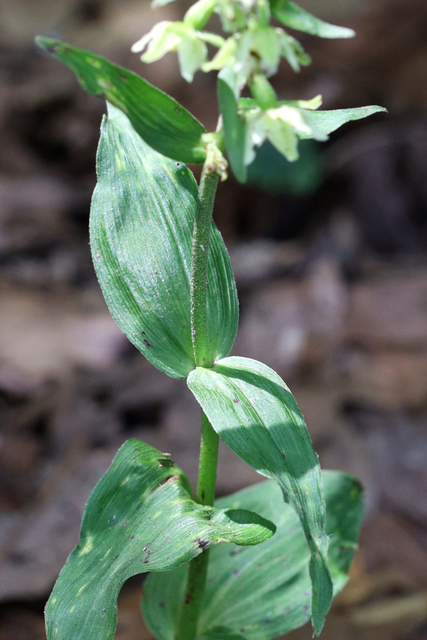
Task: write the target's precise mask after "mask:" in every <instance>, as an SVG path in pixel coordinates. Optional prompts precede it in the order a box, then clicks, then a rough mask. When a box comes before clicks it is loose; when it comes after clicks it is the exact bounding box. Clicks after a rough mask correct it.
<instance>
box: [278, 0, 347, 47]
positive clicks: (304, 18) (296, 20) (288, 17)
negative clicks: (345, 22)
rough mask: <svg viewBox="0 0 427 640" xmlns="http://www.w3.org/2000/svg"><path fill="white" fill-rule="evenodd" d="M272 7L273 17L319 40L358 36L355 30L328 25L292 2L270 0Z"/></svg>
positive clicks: (288, 0)
mask: <svg viewBox="0 0 427 640" xmlns="http://www.w3.org/2000/svg"><path fill="white" fill-rule="evenodd" d="M270 6H271V12H272V14H273V16H274V17H275V18H277V20H279V21H280V22H282V23H283V24H284V25H286V26H287V27H290V28H291V29H296V30H297V31H304V32H305V33H310V34H311V35H313V36H319V38H352V37H353V36H355V35H356V34H355V32H354V31H353V29H347V28H346V27H336V26H335V25H333V24H328V23H327V22H324V21H323V20H320V19H319V18H316V17H315V16H313V15H311V13H308V11H305V10H304V9H302V8H301V7H299V6H298V5H297V4H295V3H294V2H291V1H290V0H270Z"/></svg>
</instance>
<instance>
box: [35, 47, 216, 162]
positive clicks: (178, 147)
mask: <svg viewBox="0 0 427 640" xmlns="http://www.w3.org/2000/svg"><path fill="white" fill-rule="evenodd" d="M36 42H37V44H38V45H40V46H41V47H42V48H43V49H46V51H49V53H51V54H52V55H53V56H54V58H56V59H57V60H59V61H60V62H62V63H64V64H65V65H67V66H68V67H69V68H70V69H71V70H72V71H74V73H75V74H76V76H77V79H78V81H79V82H80V84H81V85H82V87H83V88H84V89H86V91H88V92H89V93H90V94H92V95H94V96H99V97H102V98H105V99H106V100H108V101H109V102H110V103H111V104H113V105H114V106H116V107H117V108H119V109H121V110H122V111H123V113H125V114H126V115H127V116H128V118H129V120H130V121H131V122H132V125H133V127H134V129H135V131H136V132H137V133H138V134H139V135H140V136H141V137H142V138H143V139H144V140H145V142H147V144H149V145H150V146H151V147H153V149H155V150H156V151H158V152H159V153H162V154H163V155H165V156H167V157H168V158H173V159H174V160H180V161H181V162H189V163H193V164H201V163H203V162H204V160H205V158H206V145H205V143H204V142H203V139H202V138H203V134H204V133H205V129H204V127H203V125H201V124H200V122H199V121H198V120H196V118H195V117H194V116H192V115H191V113H190V112H189V111H187V110H186V109H184V107H183V106H182V105H180V104H179V103H178V102H176V100H174V99H173V98H171V97H170V96H168V95H167V94H166V93H164V92H163V91H161V90H160V89H157V88H156V87H154V86H153V85H152V84H150V83H149V82H146V80H143V79H142V78H141V77H140V76H138V75H136V73H133V72H132V71H128V70H127V69H123V68H122V67H118V66H117V65H115V64H113V63H111V62H109V61H108V60H106V59H105V58H101V57H99V56H96V55H94V54H93V53H90V52H89V51H85V50H84V49H77V48H76V47H72V46H71V45H68V44H64V43H62V42H59V41H57V40H52V39H50V38H41V37H37V38H36Z"/></svg>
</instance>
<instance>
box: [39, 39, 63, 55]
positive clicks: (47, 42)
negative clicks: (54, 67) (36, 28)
mask: <svg viewBox="0 0 427 640" xmlns="http://www.w3.org/2000/svg"><path fill="white" fill-rule="evenodd" d="M34 41H35V43H36V44H37V45H38V46H39V47H41V48H42V49H44V50H45V51H47V52H48V53H51V54H55V53H58V52H59V49H60V43H59V42H58V40H53V39H52V38H45V37H44V36H36V37H35V38H34Z"/></svg>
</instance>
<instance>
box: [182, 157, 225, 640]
mask: <svg viewBox="0 0 427 640" xmlns="http://www.w3.org/2000/svg"><path fill="white" fill-rule="evenodd" d="M218 180H219V172H218V166H217V164H216V162H215V155H212V154H210V153H209V151H208V154H207V158H206V162H205V164H204V166H203V171H202V177H201V179H200V185H199V194H198V204H197V211H196V219H195V221H194V229H193V244H192V250H191V338H192V342H193V352H194V359H195V363H196V366H198V367H212V366H213V356H212V354H211V353H209V343H208V324H207V287H208V258H209V241H210V235H211V228H212V210H213V205H214V200H215V193H216V188H217V185H218ZM218 443H219V437H218V435H217V433H216V432H215V431H214V430H213V428H212V426H211V424H210V422H209V420H208V418H207V417H206V415H205V413H204V412H203V411H202V429H201V441H200V459H199V477H198V481H197V493H196V501H197V502H198V503H199V504H203V505H206V506H213V503H214V499H215V481H216V467H217V461H218ZM203 546H204V545H203V541H200V549H201V550H202V552H201V553H200V554H199V555H198V556H197V557H196V558H194V560H192V561H191V562H190V564H189V567H188V582H187V590H186V594H185V599H184V603H183V606H182V610H181V617H180V620H179V623H178V628H177V632H176V638H177V640H194V639H195V638H196V635H197V624H198V621H199V614H200V609H201V606H202V602H203V596H204V592H205V584H206V576H207V572H208V562H209V552H208V550H205V551H203Z"/></svg>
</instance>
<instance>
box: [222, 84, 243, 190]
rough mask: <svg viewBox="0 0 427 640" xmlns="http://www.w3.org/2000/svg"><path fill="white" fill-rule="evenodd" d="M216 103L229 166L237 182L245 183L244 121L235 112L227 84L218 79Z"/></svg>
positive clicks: (230, 90) (232, 93)
mask: <svg viewBox="0 0 427 640" xmlns="http://www.w3.org/2000/svg"><path fill="white" fill-rule="evenodd" d="M218 101H219V110H220V112H221V115H222V121H223V127H224V140H225V148H226V149H227V154H228V157H229V160H230V165H231V168H232V170H233V173H234V175H235V176H236V179H237V180H238V181H239V182H245V181H246V174H247V169H246V166H245V145H246V136H247V123H246V119H245V118H244V117H243V116H241V115H240V114H239V113H238V112H237V100H236V98H235V95H234V92H233V90H232V88H231V87H230V86H229V84H228V83H227V82H226V81H225V80H223V79H222V78H220V77H219V78H218Z"/></svg>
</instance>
